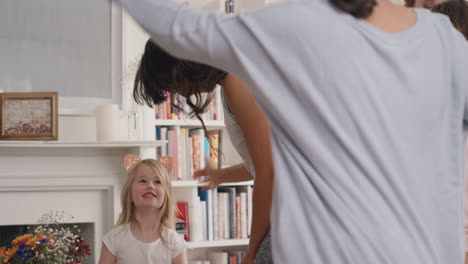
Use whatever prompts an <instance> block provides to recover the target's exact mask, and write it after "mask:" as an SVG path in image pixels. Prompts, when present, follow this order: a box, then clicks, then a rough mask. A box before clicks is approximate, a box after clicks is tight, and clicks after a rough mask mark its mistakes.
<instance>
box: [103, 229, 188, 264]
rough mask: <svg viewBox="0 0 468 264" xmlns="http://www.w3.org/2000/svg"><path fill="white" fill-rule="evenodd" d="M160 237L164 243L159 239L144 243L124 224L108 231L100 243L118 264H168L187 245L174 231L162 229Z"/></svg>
mask: <svg viewBox="0 0 468 264" xmlns="http://www.w3.org/2000/svg"><path fill="white" fill-rule="evenodd" d="M162 235H163V237H164V238H165V240H166V243H164V242H163V241H162V240H161V238H159V239H158V240H156V241H154V242H151V243H144V242H141V241H138V240H137V239H136V238H135V237H134V236H133V234H132V232H131V230H130V224H125V225H120V226H117V227H115V228H113V229H112V230H111V231H109V232H108V233H107V234H106V235H105V236H104V238H103V239H102V242H103V243H104V244H105V245H106V247H107V248H108V249H109V251H110V253H111V254H112V255H114V256H116V257H117V263H118V264H135V263H138V264H170V263H171V262H172V259H174V258H175V257H177V256H178V255H179V254H180V253H181V252H182V251H183V250H184V249H185V248H186V247H187V245H186V243H185V241H184V239H183V238H182V237H181V236H180V235H179V234H177V232H176V231H175V230H172V229H168V228H164V229H163V232H162Z"/></svg>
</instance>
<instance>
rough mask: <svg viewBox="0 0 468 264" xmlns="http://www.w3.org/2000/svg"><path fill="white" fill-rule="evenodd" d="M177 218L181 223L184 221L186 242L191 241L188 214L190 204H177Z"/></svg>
mask: <svg viewBox="0 0 468 264" xmlns="http://www.w3.org/2000/svg"><path fill="white" fill-rule="evenodd" d="M176 218H177V219H179V221H183V223H184V224H183V229H184V230H185V235H184V239H185V241H190V233H189V228H190V220H189V214H188V203H186V202H177V212H176Z"/></svg>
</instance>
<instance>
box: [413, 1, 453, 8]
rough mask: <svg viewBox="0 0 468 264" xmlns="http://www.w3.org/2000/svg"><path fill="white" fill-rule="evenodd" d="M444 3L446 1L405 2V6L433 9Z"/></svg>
mask: <svg viewBox="0 0 468 264" xmlns="http://www.w3.org/2000/svg"><path fill="white" fill-rule="evenodd" d="M444 1H446V0H405V6H406V7H420V8H426V9H431V8H432V7H433V6H435V5H437V4H440V3H443V2H444Z"/></svg>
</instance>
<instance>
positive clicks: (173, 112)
mask: <svg viewBox="0 0 468 264" xmlns="http://www.w3.org/2000/svg"><path fill="white" fill-rule="evenodd" d="M166 96H167V100H166V101H165V102H163V103H161V104H159V105H156V106H155V115H156V119H161V120H181V119H195V118H194V117H190V116H189V115H188V114H190V112H191V111H192V110H191V109H190V107H189V106H188V105H187V104H186V98H185V97H183V96H180V95H178V94H170V93H166ZM207 98H211V102H210V104H209V106H208V107H207V109H206V112H205V113H203V114H202V116H201V117H202V118H203V120H223V104H222V101H221V87H220V86H219V85H217V86H216V88H215V90H214V91H213V92H211V93H204V94H202V98H201V99H202V102H205V100H206V99H207ZM191 101H192V102H193V103H195V102H196V98H195V96H192V97H191Z"/></svg>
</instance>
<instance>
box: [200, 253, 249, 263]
mask: <svg viewBox="0 0 468 264" xmlns="http://www.w3.org/2000/svg"><path fill="white" fill-rule="evenodd" d="M244 256H245V251H210V252H208V253H207V257H208V261H209V263H210V264H240V263H241V261H242V258H244ZM200 261H201V260H200ZM203 261H206V260H203ZM201 263H203V262H201Z"/></svg>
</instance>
